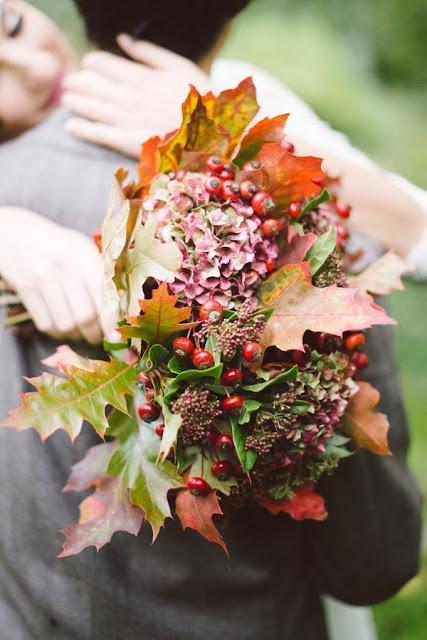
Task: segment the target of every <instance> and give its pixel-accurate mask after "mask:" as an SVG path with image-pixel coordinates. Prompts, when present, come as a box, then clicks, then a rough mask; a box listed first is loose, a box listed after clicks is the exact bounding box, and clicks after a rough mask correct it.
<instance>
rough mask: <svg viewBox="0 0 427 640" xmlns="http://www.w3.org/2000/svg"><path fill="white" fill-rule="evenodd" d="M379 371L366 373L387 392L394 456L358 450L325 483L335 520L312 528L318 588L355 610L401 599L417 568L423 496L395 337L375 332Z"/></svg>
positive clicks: (371, 337) (372, 345) (384, 400)
mask: <svg viewBox="0 0 427 640" xmlns="http://www.w3.org/2000/svg"><path fill="white" fill-rule="evenodd" d="M367 335H368V352H369V355H370V361H371V362H372V363H373V366H370V368H369V369H368V371H367V374H366V376H364V377H365V378H366V379H367V380H368V381H369V382H371V383H372V384H373V385H374V386H375V387H376V388H377V389H378V390H379V391H380V393H381V406H380V410H381V409H382V410H383V411H384V412H385V413H386V414H387V415H388V418H389V420H390V423H391V429H390V448H391V450H392V452H393V454H394V455H393V456H392V457H379V456H375V455H373V454H371V453H369V452H368V451H359V452H357V453H356V454H355V455H354V456H352V457H351V458H348V459H347V460H344V461H342V463H341V465H340V467H339V468H338V471H337V472H336V473H335V474H334V476H333V477H331V478H327V479H325V480H323V481H322V482H321V483H320V485H319V490H320V493H321V494H322V495H324V496H325V499H326V506H327V509H328V512H329V517H328V519H327V520H326V521H325V522H322V523H319V524H317V523H313V524H311V523H310V524H309V525H308V537H309V547H310V550H311V553H312V559H311V567H312V570H313V576H314V579H315V581H316V583H317V585H318V588H319V589H320V590H321V591H323V592H325V593H328V594H330V595H332V596H334V597H335V598H338V599H339V600H343V601H344V602H347V603H349V604H352V605H370V604H374V603H376V602H380V601H382V600H385V599H386V598H389V597H391V596H392V595H394V594H395V593H396V592H397V591H398V590H399V589H400V588H401V587H402V586H403V585H404V584H405V583H406V582H407V581H408V580H410V579H411V578H412V577H414V576H415V575H416V573H417V571H418V567H419V565H418V562H419V552H420V530H421V499H420V494H419V491H418V489H417V486H416V484H415V482H414V480H413V478H412V476H411V474H410V472H409V470H408V467H407V465H406V453H407V449H408V428H407V424H406V417H405V413H404V408H403V404H402V400H401V392H400V386H399V381H398V377H397V374H396V369H395V363H394V354H393V335H392V331H391V330H390V329H389V328H388V327H387V328H374V329H371V330H370V331H369V332H368V334H367Z"/></svg>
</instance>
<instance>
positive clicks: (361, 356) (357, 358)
mask: <svg viewBox="0 0 427 640" xmlns="http://www.w3.org/2000/svg"><path fill="white" fill-rule="evenodd" d="M351 362H352V363H353V364H354V365H355V366H356V367H357V368H358V369H363V368H364V367H367V366H368V364H369V358H368V356H367V355H366V353H360V352H358V351H356V352H355V353H353V355H352V357H351Z"/></svg>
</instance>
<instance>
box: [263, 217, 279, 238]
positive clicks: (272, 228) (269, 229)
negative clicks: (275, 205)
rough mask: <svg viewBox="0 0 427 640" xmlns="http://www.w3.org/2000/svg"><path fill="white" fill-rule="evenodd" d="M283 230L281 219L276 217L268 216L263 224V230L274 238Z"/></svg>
mask: <svg viewBox="0 0 427 640" xmlns="http://www.w3.org/2000/svg"><path fill="white" fill-rule="evenodd" d="M281 230H282V223H281V222H280V220H275V219H274V218H267V220H265V221H264V222H263V223H262V225H261V231H262V232H263V234H264V235H265V236H266V237H267V238H274V237H275V236H277V235H279V233H280V232H281Z"/></svg>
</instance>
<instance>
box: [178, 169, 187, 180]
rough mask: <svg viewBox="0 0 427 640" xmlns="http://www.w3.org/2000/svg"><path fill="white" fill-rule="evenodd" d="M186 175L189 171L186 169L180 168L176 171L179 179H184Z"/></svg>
mask: <svg viewBox="0 0 427 640" xmlns="http://www.w3.org/2000/svg"><path fill="white" fill-rule="evenodd" d="M186 175H187V172H186V170H185V169H179V171H177V172H176V179H177V180H178V181H181V180H184V178H185V176H186Z"/></svg>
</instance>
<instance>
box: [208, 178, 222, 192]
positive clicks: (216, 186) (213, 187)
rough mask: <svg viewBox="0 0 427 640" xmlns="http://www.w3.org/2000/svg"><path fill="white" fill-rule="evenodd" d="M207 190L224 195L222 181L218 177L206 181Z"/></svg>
mask: <svg viewBox="0 0 427 640" xmlns="http://www.w3.org/2000/svg"><path fill="white" fill-rule="evenodd" d="M206 191H207V192H208V193H210V194H211V195H212V196H220V195H222V182H221V180H219V179H218V178H209V180H208V181H207V182H206Z"/></svg>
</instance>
